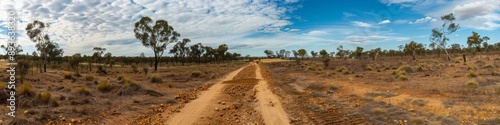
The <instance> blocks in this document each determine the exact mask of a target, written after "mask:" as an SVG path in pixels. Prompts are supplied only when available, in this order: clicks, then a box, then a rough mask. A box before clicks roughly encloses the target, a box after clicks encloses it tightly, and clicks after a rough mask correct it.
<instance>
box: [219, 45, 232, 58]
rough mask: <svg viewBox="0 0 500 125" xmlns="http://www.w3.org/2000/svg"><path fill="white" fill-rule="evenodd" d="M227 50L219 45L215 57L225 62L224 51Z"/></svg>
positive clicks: (226, 47)
mask: <svg viewBox="0 0 500 125" xmlns="http://www.w3.org/2000/svg"><path fill="white" fill-rule="evenodd" d="M228 49H229V47H228V46H227V45H226V44H221V45H219V47H218V48H217V55H218V56H219V57H221V58H220V59H223V60H226V56H225V54H226V51H227V50H228Z"/></svg>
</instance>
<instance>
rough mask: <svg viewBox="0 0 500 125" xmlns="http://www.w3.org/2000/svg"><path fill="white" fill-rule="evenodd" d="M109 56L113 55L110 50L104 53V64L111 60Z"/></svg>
mask: <svg viewBox="0 0 500 125" xmlns="http://www.w3.org/2000/svg"><path fill="white" fill-rule="evenodd" d="M111 57H113V54H111V53H110V52H107V53H106V54H104V58H106V64H109V63H110V62H111Z"/></svg>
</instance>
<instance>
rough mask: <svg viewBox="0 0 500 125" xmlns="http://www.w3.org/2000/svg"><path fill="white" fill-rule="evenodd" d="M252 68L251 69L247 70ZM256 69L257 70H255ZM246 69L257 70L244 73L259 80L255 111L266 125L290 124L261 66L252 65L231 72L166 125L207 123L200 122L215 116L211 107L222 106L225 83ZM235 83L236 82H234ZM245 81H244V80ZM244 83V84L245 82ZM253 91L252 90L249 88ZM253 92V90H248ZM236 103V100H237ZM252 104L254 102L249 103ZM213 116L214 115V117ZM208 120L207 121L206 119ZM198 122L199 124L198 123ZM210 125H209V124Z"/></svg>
mask: <svg viewBox="0 0 500 125" xmlns="http://www.w3.org/2000/svg"><path fill="white" fill-rule="evenodd" d="M247 67H251V68H247ZM254 67H255V68H254ZM244 69H247V70H248V69H251V70H253V69H255V71H244V72H255V73H256V75H255V76H254V77H255V78H252V79H258V84H257V85H255V86H254V87H253V89H254V90H255V91H256V94H255V95H256V98H257V99H256V101H258V102H257V103H258V105H255V107H254V108H255V109H256V110H257V111H258V113H259V114H260V115H258V116H262V119H263V121H264V123H265V124H268V125H276V124H279V125H285V124H289V119H288V117H287V114H286V113H285V111H284V110H283V108H282V106H281V103H280V101H279V98H278V97H277V96H276V95H274V94H273V93H272V92H271V90H269V89H268V85H267V81H266V80H264V79H263V77H262V74H261V72H260V66H259V65H256V64H255V63H251V64H249V65H247V66H244V67H242V68H240V69H238V70H236V71H233V72H231V73H230V74H228V75H227V76H226V77H225V78H224V79H223V80H221V81H220V82H218V83H216V84H214V85H213V86H212V87H210V88H209V89H208V90H207V91H204V92H202V93H201V95H200V96H199V97H198V98H197V99H195V100H193V101H191V102H190V103H188V104H186V105H185V107H183V108H182V109H181V110H180V112H179V113H176V114H173V116H171V117H170V118H168V119H167V121H166V122H165V124H166V125H191V124H198V123H200V124H203V123H205V122H199V121H200V120H201V119H200V118H202V119H203V117H204V116H211V115H210V114H213V111H212V110H210V109H208V108H211V107H214V105H218V103H219V104H220V102H218V101H217V97H223V94H224V93H223V91H224V90H225V89H227V87H228V86H230V85H227V83H226V84H223V83H224V82H225V81H231V80H233V78H234V77H235V76H236V75H237V74H239V73H240V72H242V70H244ZM233 81H234V80H233ZM243 81H244V80H243ZM243 81H242V82H243ZM231 84H237V83H231ZM249 89H251V88H249ZM248 91H252V90H248ZM235 101H236V100H235ZM227 103H228V104H231V103H232V102H227ZM249 103H252V102H249ZM212 116H213V115H212ZM204 120H207V119H204ZM197 121H198V122H197ZM207 124H208V123H207Z"/></svg>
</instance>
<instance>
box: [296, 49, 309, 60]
mask: <svg viewBox="0 0 500 125" xmlns="http://www.w3.org/2000/svg"><path fill="white" fill-rule="evenodd" d="M297 52H298V53H299V56H300V57H301V58H302V60H304V56H306V54H307V51H306V50H305V49H299V50H298V51H297Z"/></svg>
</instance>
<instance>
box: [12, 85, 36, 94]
mask: <svg viewBox="0 0 500 125" xmlns="http://www.w3.org/2000/svg"><path fill="white" fill-rule="evenodd" d="M16 93H17V94H19V95H20V96H27V97H33V96H35V91H34V90H33V86H31V83H28V82H26V83H23V84H22V85H21V86H20V87H19V89H18V90H17V92H16Z"/></svg>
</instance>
